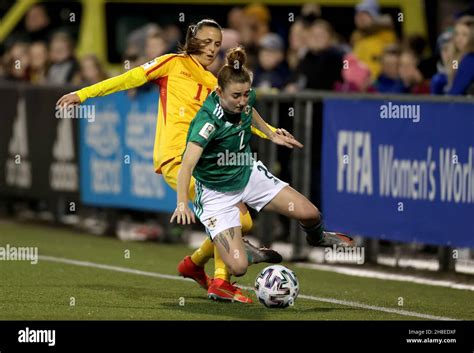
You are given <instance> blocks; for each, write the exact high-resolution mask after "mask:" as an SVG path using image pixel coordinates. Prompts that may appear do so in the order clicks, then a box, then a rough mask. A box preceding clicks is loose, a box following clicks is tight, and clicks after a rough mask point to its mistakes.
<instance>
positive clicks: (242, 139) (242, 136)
mask: <svg viewBox="0 0 474 353" xmlns="http://www.w3.org/2000/svg"><path fill="white" fill-rule="evenodd" d="M239 136H240V147H239V151H240V150H241V149H242V148H244V147H245V145H244V136H245V131H244V130H242V131H241V132H239Z"/></svg>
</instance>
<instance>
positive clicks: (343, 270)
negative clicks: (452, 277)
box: [296, 264, 474, 291]
mask: <svg viewBox="0 0 474 353" xmlns="http://www.w3.org/2000/svg"><path fill="white" fill-rule="evenodd" d="M296 267H300V268H308V269H312V270H320V271H328V272H334V273H339V274H343V275H347V276H356V277H364V278H375V279H382V280H389V281H398V282H410V283H416V284H424V285H427V286H436V287H446V288H451V289H460V290H469V291H474V285H471V284H463V283H456V282H453V281H447V280H439V279H429V278H423V277H419V276H412V275H401V274H394V273H386V272H382V271H376V270H365V269H358V268H348V267H342V266H334V265H332V266H329V265H320V264H296Z"/></svg>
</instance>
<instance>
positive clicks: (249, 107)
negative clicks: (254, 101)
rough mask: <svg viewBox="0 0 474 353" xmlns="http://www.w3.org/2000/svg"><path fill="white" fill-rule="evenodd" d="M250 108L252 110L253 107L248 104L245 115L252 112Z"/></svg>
mask: <svg viewBox="0 0 474 353" xmlns="http://www.w3.org/2000/svg"><path fill="white" fill-rule="evenodd" d="M250 110H252V107H251V106H250V105H247V106H246V107H245V109H244V112H245V115H249V114H250Z"/></svg>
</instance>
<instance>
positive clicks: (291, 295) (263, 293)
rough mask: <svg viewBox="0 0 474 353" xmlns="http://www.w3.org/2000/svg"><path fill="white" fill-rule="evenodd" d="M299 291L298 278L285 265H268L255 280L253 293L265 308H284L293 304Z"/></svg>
mask: <svg viewBox="0 0 474 353" xmlns="http://www.w3.org/2000/svg"><path fill="white" fill-rule="evenodd" d="M299 291H300V285H299V283H298V278H297V277H296V275H295V273H294V272H293V271H292V270H290V269H289V268H286V267H285V266H281V265H273V266H268V267H266V268H264V269H263V271H262V272H260V274H259V275H258V277H257V279H256V280H255V294H256V295H257V298H258V300H259V301H260V303H262V304H263V305H265V306H266V307H267V308H286V307H288V306H289V305H293V304H294V302H295V300H296V297H297V296H298V293H299Z"/></svg>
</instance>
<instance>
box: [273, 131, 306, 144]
mask: <svg viewBox="0 0 474 353" xmlns="http://www.w3.org/2000/svg"><path fill="white" fill-rule="evenodd" d="M275 133H276V134H277V135H280V136H284V137H287V138H288V140H287V142H288V143H289V144H291V145H292V146H296V147H299V148H302V147H303V144H302V143H301V142H299V141H298V140H297V139H295V137H294V136H293V135H292V134H290V133H289V132H288V131H286V130H285V129H276V130H275ZM290 148H292V147H290Z"/></svg>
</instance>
